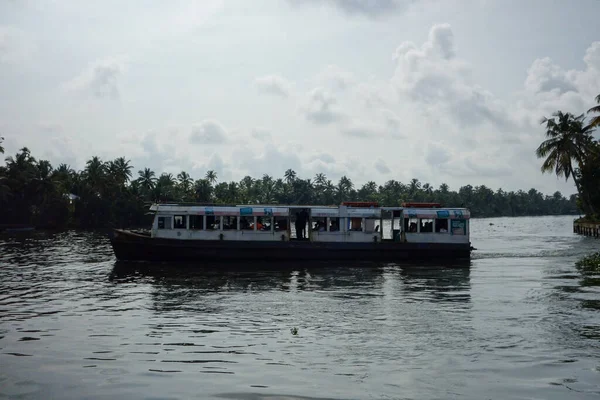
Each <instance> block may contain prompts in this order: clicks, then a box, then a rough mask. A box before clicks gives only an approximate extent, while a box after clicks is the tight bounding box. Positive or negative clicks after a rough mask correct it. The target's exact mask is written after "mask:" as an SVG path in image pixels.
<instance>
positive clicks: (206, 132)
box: [189, 119, 228, 145]
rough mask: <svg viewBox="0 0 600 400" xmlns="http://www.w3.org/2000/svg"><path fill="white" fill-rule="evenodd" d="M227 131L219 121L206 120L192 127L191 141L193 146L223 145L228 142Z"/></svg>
mask: <svg viewBox="0 0 600 400" xmlns="http://www.w3.org/2000/svg"><path fill="white" fill-rule="evenodd" d="M227 136H228V134H227V130H226V129H225V128H224V127H223V125H221V123H220V122H219V121H215V120H210V119H208V120H204V121H202V122H200V123H199V124H197V125H195V126H194V127H192V130H191V133H190V137H189V141H190V143H192V144H203V145H204V144H223V143H225V142H227V140H228V138H227Z"/></svg>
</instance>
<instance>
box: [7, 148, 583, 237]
mask: <svg viewBox="0 0 600 400" xmlns="http://www.w3.org/2000/svg"><path fill="white" fill-rule="evenodd" d="M0 143H1V141H0ZM0 150H2V148H1V147H0ZM133 171H134V169H133V166H132V165H131V164H130V162H129V161H128V160H126V159H125V158H123V157H120V158H117V159H115V160H112V161H102V160H100V159H99V158H98V157H92V158H91V159H90V160H89V161H88V162H87V164H86V166H85V168H84V169H83V170H82V171H74V170H73V169H71V168H70V167H69V166H67V165H65V164H61V165H59V166H58V167H57V168H53V167H52V165H51V164H50V162H48V161H46V160H37V159H36V158H35V157H33V156H32V155H31V153H30V151H29V150H28V149H27V148H23V149H21V150H20V151H19V152H18V153H17V154H16V155H15V156H9V157H7V158H6V165H5V166H4V167H2V166H0V210H2V213H1V214H0V215H1V220H0V224H31V225H35V226H37V227H47V228H54V227H56V228H61V227H74V228H98V227H109V226H121V227H123V226H141V225H144V224H146V223H148V221H147V219H146V218H147V217H145V216H144V214H145V213H146V212H147V206H148V205H149V203H151V202H155V201H157V202H165V201H179V202H202V203H218V204H223V203H226V204H250V203H261V204H265V203H270V204H339V203H340V202H342V201H378V202H380V203H381V204H383V205H390V206H392V205H399V204H400V203H402V202H404V201H433V202H440V203H442V204H445V205H448V206H466V207H469V208H470V209H471V212H472V214H473V215H474V216H523V215H546V214H569V213H576V212H577V209H576V204H575V196H571V197H570V198H569V199H566V198H565V197H563V195H562V194H561V193H560V192H556V193H554V194H553V195H551V196H545V195H543V194H542V193H540V192H538V191H537V190H535V189H530V190H529V191H521V190H519V191H517V192H506V191H503V190H502V189H498V190H497V191H495V192H494V191H493V190H492V189H490V188H488V187H486V186H484V185H481V186H476V187H473V186H471V185H466V186H463V187H461V188H460V189H459V190H458V191H452V190H450V188H449V187H448V185H446V184H442V185H440V186H439V188H434V187H432V186H431V185H430V184H428V183H421V182H419V181H418V180H417V179H413V180H411V181H410V182H408V183H402V182H398V181H395V180H390V181H388V182H386V183H384V184H383V185H378V184H376V183H375V182H367V183H366V184H364V185H362V186H361V187H359V188H357V187H355V186H354V184H353V182H352V181H351V180H350V178H348V177H346V176H343V177H342V178H340V180H339V181H338V182H337V183H334V182H332V181H331V180H329V179H327V177H326V176H325V175H324V174H317V175H316V176H315V177H314V178H313V179H302V178H300V177H298V176H297V175H296V173H295V172H294V171H293V170H287V171H285V174H284V176H283V177H282V178H273V177H271V176H269V175H263V176H262V177H261V178H258V179H256V178H253V177H250V176H246V177H244V178H243V179H242V180H241V181H239V182H218V181H217V174H216V173H215V172H214V171H208V172H207V173H206V175H205V177H203V178H201V179H197V180H194V179H192V177H191V176H190V175H189V174H187V173H186V172H181V173H179V174H178V175H177V176H173V175H172V174H166V173H163V174H161V175H159V176H157V175H156V173H155V172H154V171H152V170H150V169H149V168H144V169H142V170H139V171H138V173H137V176H136V177H135V179H134V178H133Z"/></svg>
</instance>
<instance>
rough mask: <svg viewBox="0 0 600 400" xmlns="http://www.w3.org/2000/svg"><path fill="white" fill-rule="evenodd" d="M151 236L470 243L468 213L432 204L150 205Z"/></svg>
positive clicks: (462, 209) (215, 238)
mask: <svg viewBox="0 0 600 400" xmlns="http://www.w3.org/2000/svg"><path fill="white" fill-rule="evenodd" d="M150 210H151V211H153V212H154V213H155V217H154V221H153V224H152V229H151V236H152V237H156V238H166V239H181V240H236V241H294V240H299V241H311V242H381V241H394V242H416V243H469V218H470V214H469V211H468V210H467V209H465V208H441V206H439V207H438V205H436V204H433V203H426V204H425V206H423V203H407V204H403V206H402V207H380V206H379V205H378V204H377V203H364V202H351V203H350V202H347V203H342V204H341V205H340V206H282V205H273V206H270V205H267V206H262V205H260V206H258V205H235V206H204V205H183V204H154V205H152V206H151V207H150Z"/></svg>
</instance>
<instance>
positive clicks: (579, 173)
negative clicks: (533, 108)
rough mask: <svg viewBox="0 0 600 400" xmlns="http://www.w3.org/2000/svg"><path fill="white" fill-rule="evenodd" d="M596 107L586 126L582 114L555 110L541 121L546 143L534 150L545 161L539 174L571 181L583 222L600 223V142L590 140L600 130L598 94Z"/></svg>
mask: <svg viewBox="0 0 600 400" xmlns="http://www.w3.org/2000/svg"><path fill="white" fill-rule="evenodd" d="M596 102H597V103H598V105H597V106H595V107H592V108H590V109H589V110H588V112H587V113H588V114H599V115H595V116H593V117H592V119H591V120H590V122H589V123H587V124H586V121H585V114H581V115H579V116H575V115H573V114H571V113H563V112H562V111H556V112H555V113H554V114H553V117H552V118H544V119H543V120H542V124H545V126H546V137H547V140H545V141H544V142H542V144H540V146H539V147H538V148H537V150H536V154H537V156H538V157H540V158H545V160H544V163H543V164H542V172H554V173H556V175H557V176H564V178H565V179H569V178H572V179H573V181H574V183H575V186H576V187H577V192H578V196H577V205H578V207H579V209H581V210H582V211H583V212H584V213H585V214H586V216H585V219H586V220H595V221H600V141H599V140H595V139H594V137H593V133H594V130H595V129H596V128H598V127H600V95H598V96H597V97H596Z"/></svg>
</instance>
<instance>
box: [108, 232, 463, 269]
mask: <svg viewBox="0 0 600 400" xmlns="http://www.w3.org/2000/svg"><path fill="white" fill-rule="evenodd" d="M111 244H112V247H113V250H114V252H115V256H116V257H117V259H118V260H121V261H155V262H156V261H159V262H160V261H182V262H199V261H209V260H214V261H228V260H248V261H249V260H260V261H266V260H294V261H297V260H354V261H360V260H368V261H390V262H393V261H401V260H464V259H469V258H470V255H471V246H470V244H448V243H399V242H393V241H389V242H388V241H382V242H377V243H376V242H372V243H336V242H310V241H295V240H292V241H246V242H242V241H222V240H177V239H157V238H151V237H150V236H146V235H139V234H135V233H130V232H127V231H121V230H115V232H114V233H113V235H112V236H111Z"/></svg>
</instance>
